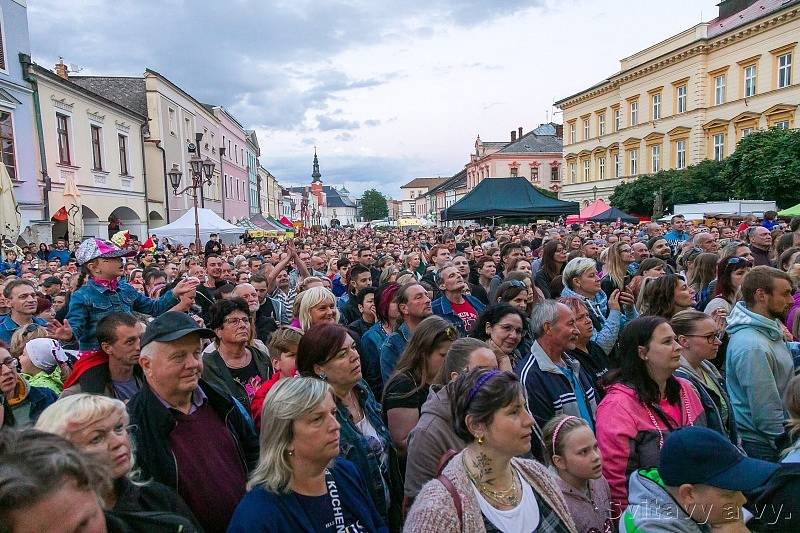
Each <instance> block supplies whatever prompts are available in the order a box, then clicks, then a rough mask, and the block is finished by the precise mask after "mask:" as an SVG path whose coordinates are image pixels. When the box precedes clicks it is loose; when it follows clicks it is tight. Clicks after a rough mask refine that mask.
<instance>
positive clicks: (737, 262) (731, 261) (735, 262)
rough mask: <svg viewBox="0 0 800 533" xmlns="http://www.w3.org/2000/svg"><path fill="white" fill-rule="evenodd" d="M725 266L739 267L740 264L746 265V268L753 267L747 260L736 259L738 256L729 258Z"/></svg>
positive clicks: (742, 258)
mask: <svg viewBox="0 0 800 533" xmlns="http://www.w3.org/2000/svg"><path fill="white" fill-rule="evenodd" d="M725 264H726V265H728V266H731V265H740V264H744V265H747V266H748V267H752V266H753V262H752V261H751V260H749V259H747V258H746V257H738V256H737V257H731V258H730V259H728V261H727V262H726V263H725Z"/></svg>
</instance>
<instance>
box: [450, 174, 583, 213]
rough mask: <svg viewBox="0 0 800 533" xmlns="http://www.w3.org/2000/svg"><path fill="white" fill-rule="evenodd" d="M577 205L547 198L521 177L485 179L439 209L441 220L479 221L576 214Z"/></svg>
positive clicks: (577, 210)
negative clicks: (460, 197) (456, 199)
mask: <svg viewBox="0 0 800 533" xmlns="http://www.w3.org/2000/svg"><path fill="white" fill-rule="evenodd" d="M578 212H579V206H578V203H577V202H565V201H563V200H558V199H556V198H550V197H549V196H546V195H544V194H542V193H541V192H539V191H537V190H536V187H534V186H533V185H531V183H530V182H529V181H528V180H527V179H525V178H487V179H485V180H483V181H482V182H480V183H479V184H478V186H477V187H475V188H474V189H472V190H471V191H470V192H469V193H468V194H467V195H466V196H464V197H463V198H462V199H461V200H459V201H457V202H456V203H454V204H453V205H451V206H450V207H448V208H446V209H443V210H442V217H441V220H442V221H447V220H475V219H479V218H491V219H492V220H493V221H494V219H497V218H503V217H508V218H512V217H513V218H522V217H558V216H562V215H564V216H566V215H572V214H577V213H578Z"/></svg>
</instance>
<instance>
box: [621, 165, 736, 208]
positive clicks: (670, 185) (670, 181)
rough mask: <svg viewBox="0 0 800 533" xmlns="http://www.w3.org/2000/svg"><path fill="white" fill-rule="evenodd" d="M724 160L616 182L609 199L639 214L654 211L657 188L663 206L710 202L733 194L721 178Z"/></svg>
mask: <svg viewBox="0 0 800 533" xmlns="http://www.w3.org/2000/svg"><path fill="white" fill-rule="evenodd" d="M724 167H725V163H721V162H719V161H703V162H701V163H698V164H697V165H692V166H690V167H688V168H685V169H683V170H662V171H660V172H656V173H655V174H647V175H644V176H640V177H639V178H636V179H635V180H633V181H631V182H630V183H624V184H622V185H618V186H617V187H616V189H614V193H613V194H612V195H611V198H610V199H609V200H610V202H611V205H613V206H614V207H617V208H619V209H622V210H623V211H627V212H629V213H636V214H640V215H650V213H652V212H653V207H654V205H653V204H654V200H655V196H656V192H658V193H660V196H661V204H662V206H663V207H664V208H668V209H670V210H671V209H672V206H674V205H675V204H688V203H696V202H711V201H715V200H727V199H729V198H731V197H733V195H734V193H733V187H732V184H731V182H730V181H728V180H725V179H724V178H722V176H721V173H722V169H723V168H724Z"/></svg>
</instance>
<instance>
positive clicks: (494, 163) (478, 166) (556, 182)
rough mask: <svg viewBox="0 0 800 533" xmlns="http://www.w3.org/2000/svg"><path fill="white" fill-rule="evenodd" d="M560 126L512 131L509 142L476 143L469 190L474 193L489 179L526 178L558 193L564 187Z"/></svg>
mask: <svg viewBox="0 0 800 533" xmlns="http://www.w3.org/2000/svg"><path fill="white" fill-rule="evenodd" d="M561 133H562V130H561V126H560V125H559V124H553V123H549V124H541V125H540V126H539V127H537V128H535V129H534V130H532V131H529V132H528V133H523V130H522V128H521V127H520V128H518V129H517V130H516V131H512V132H511V140H510V141H508V142H496V141H490V142H484V141H482V140H481V137H480V135H478V138H477V139H476V140H475V151H474V152H473V153H471V154H470V160H469V163H467V165H466V167H465V169H466V171H467V174H466V178H467V184H466V186H467V189H468V190H472V189H474V188H475V187H477V185H478V184H479V183H480V182H481V181H483V180H484V179H486V178H508V177H516V176H520V177H524V178H527V179H528V180H529V181H530V182H531V183H532V184H534V185H536V186H537V187H542V188H545V189H549V190H551V191H558V190H559V189H560V187H561V162H562V160H561V155H562V154H561V152H562V149H563V143H562V139H561Z"/></svg>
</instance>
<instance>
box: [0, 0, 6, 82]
mask: <svg viewBox="0 0 800 533" xmlns="http://www.w3.org/2000/svg"><path fill="white" fill-rule="evenodd" d="M0 15H2V13H0ZM1 18H2V17H0V19H1ZM2 30H3V29H2V27H0V70H6V51H5V47H4V46H3V31H2Z"/></svg>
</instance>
